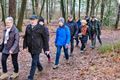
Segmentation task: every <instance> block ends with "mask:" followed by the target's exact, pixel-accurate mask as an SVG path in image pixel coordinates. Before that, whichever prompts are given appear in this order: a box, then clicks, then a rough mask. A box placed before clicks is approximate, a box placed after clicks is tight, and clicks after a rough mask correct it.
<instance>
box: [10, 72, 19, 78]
mask: <svg viewBox="0 0 120 80" xmlns="http://www.w3.org/2000/svg"><path fill="white" fill-rule="evenodd" d="M18 76H19V73H15V72H14V73H13V74H12V75H11V76H10V77H11V78H13V79H15V78H17V77H18Z"/></svg>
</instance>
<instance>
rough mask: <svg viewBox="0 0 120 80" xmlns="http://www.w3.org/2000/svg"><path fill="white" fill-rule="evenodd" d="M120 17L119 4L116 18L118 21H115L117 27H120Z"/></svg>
mask: <svg viewBox="0 0 120 80" xmlns="http://www.w3.org/2000/svg"><path fill="white" fill-rule="evenodd" d="M119 19H120V4H119V8H118V13H117V18H116V23H115V29H117V28H118V24H119Z"/></svg>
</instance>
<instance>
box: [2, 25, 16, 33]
mask: <svg viewBox="0 0 120 80" xmlns="http://www.w3.org/2000/svg"><path fill="white" fill-rule="evenodd" d="M14 29H15V25H13V26H12V28H11V29H10V32H12V31H14ZM6 30H7V29H5V30H4V31H6Z"/></svg>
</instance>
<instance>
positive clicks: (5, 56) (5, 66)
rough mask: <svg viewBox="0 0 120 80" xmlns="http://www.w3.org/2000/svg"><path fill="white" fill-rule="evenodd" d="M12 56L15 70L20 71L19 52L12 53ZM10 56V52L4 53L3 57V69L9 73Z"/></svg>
mask: <svg viewBox="0 0 120 80" xmlns="http://www.w3.org/2000/svg"><path fill="white" fill-rule="evenodd" d="M11 56H12V64H13V66H14V72H15V73H18V71H19V66H18V53H16V54H11ZM8 57H9V54H4V53H3V54H2V59H1V63H2V70H3V73H7V63H6V62H7V59H8Z"/></svg>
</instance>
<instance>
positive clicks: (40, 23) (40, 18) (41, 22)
mask: <svg viewBox="0 0 120 80" xmlns="http://www.w3.org/2000/svg"><path fill="white" fill-rule="evenodd" d="M38 24H39V25H41V26H44V27H45V31H46V33H47V38H48V43H49V29H48V27H46V26H45V23H44V18H43V17H41V16H40V17H39V20H38ZM43 51H44V53H45V46H44V45H43ZM45 55H46V56H47V58H48V62H51V57H50V53H49V54H47V53H45Z"/></svg>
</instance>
